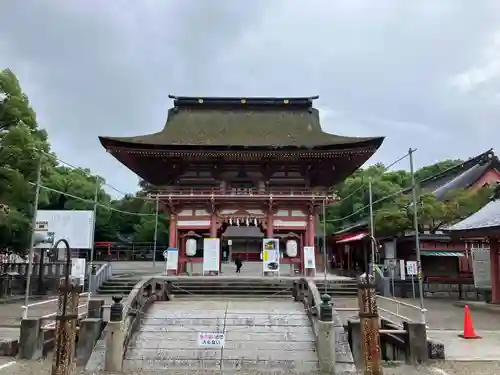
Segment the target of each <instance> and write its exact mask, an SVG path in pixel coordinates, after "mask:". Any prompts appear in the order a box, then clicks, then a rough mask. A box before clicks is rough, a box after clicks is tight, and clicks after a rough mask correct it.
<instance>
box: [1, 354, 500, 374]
mask: <svg viewBox="0 0 500 375" xmlns="http://www.w3.org/2000/svg"><path fill="white" fill-rule="evenodd" d="M9 363H11V364H9ZM6 364H9V365H8V366H7V367H4V368H2V366H3V365H6ZM51 369H52V357H51V356H49V357H47V358H44V359H42V360H40V361H16V360H15V359H13V358H1V359H0V375H32V374H37V375H50V373H51ZM81 373H82V372H81V369H75V371H73V374H72V375H80V374H81ZM164 373H165V372H164V371H163V372H156V373H155V372H152V371H142V372H136V373H132V375H163V374H164ZM106 374H107V375H123V374H113V373H106ZM168 374H169V375H181V374H182V375H186V372H184V371H183V372H179V373H175V372H173V371H169V372H168ZM238 374H239V375H255V373H254V372H252V371H251V370H250V371H248V372H239V373H238ZM359 374H362V372H359ZM498 374H500V362H452V361H447V362H438V363H434V364H432V365H429V366H425V367H410V366H391V365H388V366H385V367H384V375H498ZM85 375H87V374H85ZM89 375H90V374H89ZM95 375H104V373H102V374H100V373H98V374H95ZM193 375H195V374H193Z"/></svg>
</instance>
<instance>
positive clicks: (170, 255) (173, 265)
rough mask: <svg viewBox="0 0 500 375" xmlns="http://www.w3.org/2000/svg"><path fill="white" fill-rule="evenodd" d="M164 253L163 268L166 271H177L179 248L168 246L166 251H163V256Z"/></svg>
mask: <svg viewBox="0 0 500 375" xmlns="http://www.w3.org/2000/svg"><path fill="white" fill-rule="evenodd" d="M165 253H166V254H165ZM165 255H166V259H165V269H166V270H167V271H172V270H175V271H177V266H178V264H179V249H176V248H175V247H170V248H168V250H167V251H164V252H163V256H165Z"/></svg>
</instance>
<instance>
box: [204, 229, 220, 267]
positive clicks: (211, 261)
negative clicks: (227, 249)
mask: <svg viewBox="0 0 500 375" xmlns="http://www.w3.org/2000/svg"><path fill="white" fill-rule="evenodd" d="M219 265H220V239H219V238H204V239H203V274H205V273H206V272H214V271H215V272H219Z"/></svg>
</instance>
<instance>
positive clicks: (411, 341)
mask: <svg viewBox="0 0 500 375" xmlns="http://www.w3.org/2000/svg"><path fill="white" fill-rule="evenodd" d="M403 328H404V329H405V330H406V332H407V335H406V339H405V344H406V345H405V349H406V363H408V364H410V365H418V364H421V363H424V362H426V361H427V359H428V358H429V350H428V348H427V329H426V327H425V323H420V322H403Z"/></svg>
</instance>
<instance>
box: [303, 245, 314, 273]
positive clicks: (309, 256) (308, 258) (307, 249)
mask: <svg viewBox="0 0 500 375" xmlns="http://www.w3.org/2000/svg"><path fill="white" fill-rule="evenodd" d="M304 267H305V268H313V269H316V256H315V254H314V246H304Z"/></svg>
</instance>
